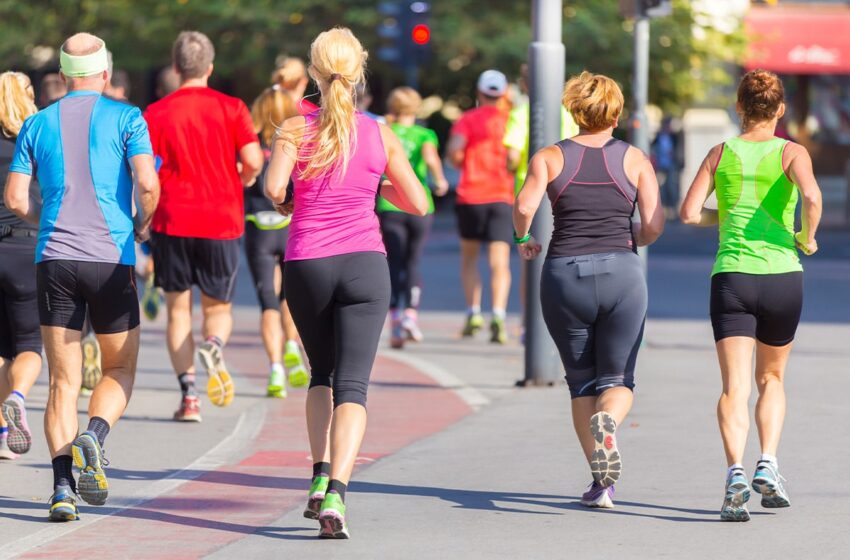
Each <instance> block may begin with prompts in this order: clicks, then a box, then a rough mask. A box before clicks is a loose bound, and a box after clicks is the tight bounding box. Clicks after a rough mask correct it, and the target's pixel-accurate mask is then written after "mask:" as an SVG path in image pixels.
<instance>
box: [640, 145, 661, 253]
mask: <svg viewBox="0 0 850 560" xmlns="http://www.w3.org/2000/svg"><path fill="white" fill-rule="evenodd" d="M636 151H637V150H636ZM637 153H638V155H639V157H640V158H641V162H640V163H639V164H638V165H639V173H640V174H639V175H638V180H637V206H638V213H639V214H640V227H639V228H636V230H637V231H636V232H635V241H636V242H637V244H638V247H645V246H647V245H652V244H653V243H654V242H655V240H656V239H658V238H659V237H661V234H662V233H663V232H664V207H663V206H662V205H661V198H660V196H659V191H658V179H657V178H656V177H655V170H654V169H653V168H652V163H651V162H650V161H649V158H647V157H646V156H645V155H644V154H643V153H642V152H640V151H637Z"/></svg>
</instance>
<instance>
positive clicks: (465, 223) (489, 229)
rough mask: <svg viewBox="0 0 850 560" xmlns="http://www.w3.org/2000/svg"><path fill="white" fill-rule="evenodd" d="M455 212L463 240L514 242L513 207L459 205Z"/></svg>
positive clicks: (499, 204)
mask: <svg viewBox="0 0 850 560" xmlns="http://www.w3.org/2000/svg"><path fill="white" fill-rule="evenodd" d="M455 212H456V213H457V227H458V231H459V232H460V238H461V239H467V240H470V241H504V242H505V243H512V242H513V231H514V226H513V216H512V212H513V207H512V206H511V205H510V204H505V203H502V202H494V203H491V204H458V205H457V206H456V207H455Z"/></svg>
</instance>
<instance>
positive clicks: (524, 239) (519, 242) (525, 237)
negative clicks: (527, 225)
mask: <svg viewBox="0 0 850 560" xmlns="http://www.w3.org/2000/svg"><path fill="white" fill-rule="evenodd" d="M529 239H531V233H526V234H525V235H523V236H522V237H517V236H516V232H514V243H515V244H517V245H522V244H523V243H528V240H529Z"/></svg>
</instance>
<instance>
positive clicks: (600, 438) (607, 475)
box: [590, 412, 623, 488]
mask: <svg viewBox="0 0 850 560" xmlns="http://www.w3.org/2000/svg"><path fill="white" fill-rule="evenodd" d="M616 431H617V423H616V422H614V418H613V417H612V416H611V415H610V414H608V413H607V412H597V413H596V414H594V415H593V416H591V417H590V433H591V435H593V453H592V454H591V456H590V472H591V474H592V475H593V480H595V481H596V482H598V483H599V484H600V485H602V487H603V488H607V487H609V486H611V485H612V484H614V483H615V482H617V481H618V480H619V479H620V474H621V473H622V471H623V461H622V458H621V457H620V451H619V450H618V449H617V437H616Z"/></svg>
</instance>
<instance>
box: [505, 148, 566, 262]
mask: <svg viewBox="0 0 850 560" xmlns="http://www.w3.org/2000/svg"><path fill="white" fill-rule="evenodd" d="M558 165H560V166H561V167H563V165H564V157H563V155H562V154H561V150H559V149H558V148H556V147H554V146H549V147H548V148H544V149H542V150H540V151H539V152H537V153H536V154H535V155H534V157H533V158H531V162H530V163H529V165H528V174H527V175H526V176H525V182H524V183H523V184H522V189H521V190H520V191H519V194H518V195H517V197H516V200H515V201H514V212H513V218H514V232H515V234H516V236H517V237H519V238H523V237H525V236H526V235H528V233H529V230H530V229H531V222H532V221H533V220H534V215H535V214H536V213H537V209H538V208H539V207H540V202H541V201H542V200H543V196H544V195H545V194H546V186H547V185H548V184H549V181H550V180H551V179H550V168H556V167H558ZM518 249H519V253H520V255H521V256H522V258H524V259H526V260H531V259H533V258H535V257H536V256H537V255H539V254H540V251H541V250H542V247H541V245H540V243H538V242H537V240H535V239H533V238H530V239H529V240H528V241H527V242H526V243H520V244H518Z"/></svg>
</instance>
